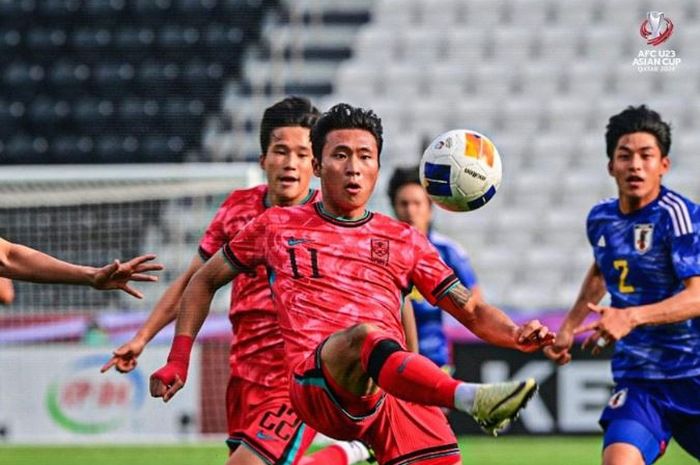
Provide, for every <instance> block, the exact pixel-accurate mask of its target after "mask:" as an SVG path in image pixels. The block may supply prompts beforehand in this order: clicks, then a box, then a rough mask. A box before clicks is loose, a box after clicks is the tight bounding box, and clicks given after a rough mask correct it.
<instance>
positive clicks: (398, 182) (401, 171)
mask: <svg viewBox="0 0 700 465" xmlns="http://www.w3.org/2000/svg"><path fill="white" fill-rule="evenodd" d="M407 184H418V185H419V186H422V184H421V182H420V176H419V174H418V167H417V166H410V167H404V168H396V169H395V170H394V174H392V175H391V179H390V180H389V187H388V188H387V191H386V193H387V194H388V195H389V199H390V200H391V206H392V207H393V206H394V201H395V200H396V194H397V193H398V192H399V189H401V188H402V187H403V186H405V185H407Z"/></svg>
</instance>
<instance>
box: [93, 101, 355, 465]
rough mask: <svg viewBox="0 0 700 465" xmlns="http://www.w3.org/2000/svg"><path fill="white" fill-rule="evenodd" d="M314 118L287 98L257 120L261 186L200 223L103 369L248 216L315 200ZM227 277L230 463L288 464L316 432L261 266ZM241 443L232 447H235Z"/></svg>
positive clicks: (161, 314) (328, 454) (159, 322)
mask: <svg viewBox="0 0 700 465" xmlns="http://www.w3.org/2000/svg"><path fill="white" fill-rule="evenodd" d="M318 116H319V112H318V110H317V109H316V108H315V107H314V106H313V105H312V104H311V102H309V101H308V100H307V99H304V98H298V97H290V98H286V99H284V100H282V101H280V102H278V103H276V104H274V105H272V106H271V107H269V108H268V109H267V110H266V111H265V113H264V115H263V118H262V122H261V127H260V144H261V148H262V155H261V156H260V166H261V168H262V169H263V170H264V171H265V173H266V175H267V184H264V185H259V186H256V187H253V188H249V189H239V190H235V191H233V192H232V193H231V194H230V195H229V197H228V198H227V199H226V200H225V201H224V202H223V203H222V204H221V206H220V207H219V209H218V211H217V212H216V214H215V216H214V218H213V219H212V221H211V223H210V224H209V226H208V227H207V229H206V231H205V233H204V235H203V237H202V239H201V241H200V244H199V251H198V252H199V253H198V254H197V255H195V257H194V258H193V259H192V262H191V263H190V266H189V268H188V269H187V270H186V271H185V272H184V273H183V274H182V275H181V276H179V277H178V278H177V280H175V282H174V283H173V284H172V285H171V286H170V287H169V288H168V290H167V291H166V292H165V294H164V295H163V296H162V297H161V299H160V301H159V302H158V303H157V304H156V307H155V308H154V309H153V312H152V313H151V315H150V316H149V318H148V320H147V321H146V322H145V323H144V325H143V326H142V327H141V328H140V329H139V331H138V332H137V333H136V335H135V336H134V338H133V339H132V340H131V341H129V342H127V343H126V344H124V345H122V346H121V347H119V348H118V349H117V350H116V351H115V352H114V356H113V357H112V359H111V360H110V361H109V362H108V363H107V364H106V365H105V366H104V367H103V369H102V371H103V372H104V371H106V370H108V369H109V368H110V367H111V366H116V369H117V370H118V371H121V372H128V371H131V370H132V369H134V367H136V359H137V358H138V356H139V355H140V354H141V352H142V351H143V349H144V347H145V345H146V344H147V343H148V342H149V341H150V340H151V339H152V338H153V337H154V336H155V335H156V334H157V333H158V332H159V331H160V330H161V329H163V328H164V327H165V326H166V325H167V324H169V323H170V322H171V321H173V320H174V319H175V318H176V316H177V304H178V302H179V300H180V297H181V296H182V293H183V292H184V290H185V287H186V286H187V283H188V282H189V281H190V279H191V278H192V276H193V275H194V274H195V272H197V270H199V269H200V268H202V266H204V264H205V262H207V261H208V260H209V259H210V258H211V257H212V256H213V255H214V254H216V253H217V252H218V251H219V249H221V247H223V246H224V245H226V244H227V243H228V242H229V241H230V240H231V239H232V238H233V237H234V236H235V235H236V234H237V233H238V231H240V230H241V229H243V227H244V226H245V225H246V224H247V223H248V222H249V221H251V220H252V219H254V218H256V217H258V216H260V215H261V214H263V213H264V212H265V211H266V210H268V209H269V208H270V207H273V206H279V207H286V206H290V205H297V204H305V203H309V202H313V201H316V200H318V198H319V197H320V194H319V192H318V191H317V190H315V189H310V188H309V184H310V182H311V176H312V163H311V160H312V158H313V153H312V151H311V140H310V137H309V133H310V128H311V126H312V125H313V123H314V122H315V121H316V119H317V118H318ZM249 271H250V272H249V273H246V274H242V275H240V276H238V277H237V278H236V279H234V280H233V286H232V292H231V308H230V311H229V318H230V321H231V324H232V327H233V340H232V344H231V351H230V357H229V364H230V376H229V383H228V387H227V391H226V412H227V422H228V435H229V437H228V439H227V444H228V445H229V448H230V451H231V456H230V458H229V461H228V463H229V464H230V465H233V464H237V465H243V464H245V465H273V464H280V465H282V464H292V463H295V462H296V461H298V460H300V459H302V455H303V454H304V451H305V450H306V449H307V448H308V446H309V444H310V443H311V440H312V439H313V437H314V436H315V434H316V432H315V431H314V430H312V429H311V428H309V427H307V426H306V425H304V424H303V423H302V422H301V420H299V419H298V418H297V416H296V414H295V413H294V411H293V409H292V407H291V405H290V401H289V389H288V373H287V370H286V365H285V364H284V350H283V343H282V337H281V335H280V331H279V327H278V321H277V312H276V310H275V307H274V304H273V301H272V295H271V293H270V287H269V282H268V278H269V277H268V274H267V270H266V268H265V267H264V266H259V267H256V268H255V269H251V270H249ZM241 444H242V445H244V446H245V447H239V446H240V445H241ZM365 458H367V449H366V448H365V447H364V446H363V445H361V444H359V443H356V444H333V445H331V446H329V447H327V448H325V449H324V450H322V451H319V452H317V453H316V454H313V455H312V456H311V457H304V458H303V460H302V463H305V462H307V463H308V464H309V465H310V464H311V463H314V462H315V463H323V464H324V465H348V464H350V463H353V462H356V461H359V460H362V459H365Z"/></svg>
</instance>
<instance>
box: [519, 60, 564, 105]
mask: <svg viewBox="0 0 700 465" xmlns="http://www.w3.org/2000/svg"><path fill="white" fill-rule="evenodd" d="M563 68H566V67H565V66H562V65H560V64H557V63H541V64H538V65H537V66H531V65H530V64H529V63H524V64H523V65H521V66H520V67H518V68H517V71H516V77H515V79H514V80H513V87H512V90H513V91H516V92H517V93H520V94H522V95H525V96H535V97H536V96H542V97H551V96H556V95H557V94H559V93H560V92H561V90H562V86H563V84H562V79H561V74H562V70H563ZM557 98H558V97H557Z"/></svg>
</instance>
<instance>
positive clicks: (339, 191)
mask: <svg viewBox="0 0 700 465" xmlns="http://www.w3.org/2000/svg"><path fill="white" fill-rule="evenodd" d="M314 174H315V175H316V176H318V177H320V178H321V188H322V191H323V205H324V207H325V208H326V209H327V210H328V211H329V212H330V213H332V214H334V215H337V216H343V217H346V218H357V217H359V216H361V215H362V214H363V213H364V212H365V206H366V205H367V202H368V201H369V197H370V195H372V191H373V190H374V185H375V184H376V183H377V177H378V176H379V153H378V149H377V141H376V139H375V138H374V136H373V135H372V133H370V132H368V131H365V130H364V129H336V130H334V131H331V132H329V133H328V134H327V135H326V142H325V144H324V145H323V151H322V153H321V164H320V165H319V164H318V163H316V162H315V160H314Z"/></svg>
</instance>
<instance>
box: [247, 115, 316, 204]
mask: <svg viewBox="0 0 700 465" xmlns="http://www.w3.org/2000/svg"><path fill="white" fill-rule="evenodd" d="M312 158H313V154H312V153H311V140H310V138H309V128H303V127H301V126H285V127H280V128H276V129H275V130H273V131H272V134H270V145H269V146H268V147H267V152H265V153H264V154H263V155H261V156H260V166H261V167H262V169H263V171H265V174H266V175H267V186H268V200H269V201H270V203H272V205H292V204H297V203H299V202H301V201H302V200H303V199H304V198H305V197H306V196H307V195H308V193H309V183H310V182H311V173H312V172H313V167H312V165H311V160H312Z"/></svg>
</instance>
